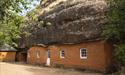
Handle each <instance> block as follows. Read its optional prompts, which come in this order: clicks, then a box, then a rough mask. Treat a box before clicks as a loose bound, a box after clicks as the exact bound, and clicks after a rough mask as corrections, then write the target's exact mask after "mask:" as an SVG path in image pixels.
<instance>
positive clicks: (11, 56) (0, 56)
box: [0, 52, 16, 62]
mask: <svg viewBox="0 0 125 75" xmlns="http://www.w3.org/2000/svg"><path fill="white" fill-rule="evenodd" d="M15 55H16V52H0V61H7V62H13V61H15Z"/></svg>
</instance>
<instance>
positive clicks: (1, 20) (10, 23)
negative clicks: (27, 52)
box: [0, 0, 33, 46]
mask: <svg viewBox="0 0 125 75" xmlns="http://www.w3.org/2000/svg"><path fill="white" fill-rule="evenodd" d="M32 1H33V0H0V44H4V43H7V44H10V45H14V46H16V43H17V38H19V35H20V30H19V29H20V25H21V24H22V22H23V17H21V16H19V15H18V13H21V12H22V10H23V9H27V8H28V4H30V2H32Z"/></svg>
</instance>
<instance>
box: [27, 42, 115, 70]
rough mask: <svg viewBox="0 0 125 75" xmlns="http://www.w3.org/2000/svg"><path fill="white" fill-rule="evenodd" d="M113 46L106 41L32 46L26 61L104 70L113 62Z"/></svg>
mask: <svg viewBox="0 0 125 75" xmlns="http://www.w3.org/2000/svg"><path fill="white" fill-rule="evenodd" d="M112 53H113V47H112V45H111V44H110V43H108V42H106V41H100V40H96V41H88V42H84V43H79V44H53V45H49V46H46V47H45V46H33V47H31V48H30V49H29V50H28V57H27V60H28V63H30V64H44V65H47V66H55V67H57V66H58V67H65V68H78V69H90V70H97V71H106V70H107V69H108V68H109V66H111V65H112V62H113V55H112Z"/></svg>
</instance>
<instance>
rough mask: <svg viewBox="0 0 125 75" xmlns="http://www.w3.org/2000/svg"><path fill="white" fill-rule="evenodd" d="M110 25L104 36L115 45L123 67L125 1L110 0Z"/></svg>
mask: <svg viewBox="0 0 125 75" xmlns="http://www.w3.org/2000/svg"><path fill="white" fill-rule="evenodd" d="M108 2H109V4H110V8H109V11H108V14H107V18H108V25H107V26H106V27H105V30H104V33H103V35H104V36H105V38H106V39H107V40H111V41H113V42H114V43H115V52H116V56H117V59H118V60H119V62H120V63H121V65H123V64H125V0H108Z"/></svg>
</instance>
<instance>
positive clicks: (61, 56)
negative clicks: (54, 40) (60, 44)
mask: <svg viewBox="0 0 125 75" xmlns="http://www.w3.org/2000/svg"><path fill="white" fill-rule="evenodd" d="M62 51H64V50H61V51H60V58H63V59H64V58H65V51H64V56H63V55H62Z"/></svg>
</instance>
